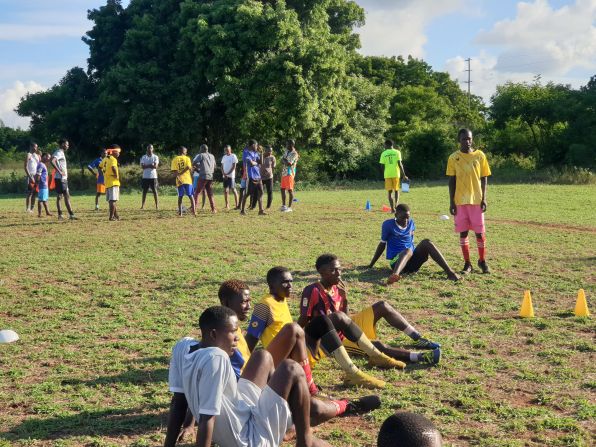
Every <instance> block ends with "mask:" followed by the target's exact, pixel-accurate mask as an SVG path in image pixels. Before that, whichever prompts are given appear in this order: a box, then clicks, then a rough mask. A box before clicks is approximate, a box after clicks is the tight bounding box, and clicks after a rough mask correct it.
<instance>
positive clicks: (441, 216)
mask: <svg viewBox="0 0 596 447" xmlns="http://www.w3.org/2000/svg"><path fill="white" fill-rule="evenodd" d="M439 220H449V216H448V215H447V214H441V215H440V216H439Z"/></svg>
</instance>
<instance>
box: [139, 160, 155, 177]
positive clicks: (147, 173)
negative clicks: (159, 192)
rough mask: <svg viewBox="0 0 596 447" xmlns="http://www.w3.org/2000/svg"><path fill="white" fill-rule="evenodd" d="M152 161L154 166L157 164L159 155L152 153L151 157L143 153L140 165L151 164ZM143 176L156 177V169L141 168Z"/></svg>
mask: <svg viewBox="0 0 596 447" xmlns="http://www.w3.org/2000/svg"><path fill="white" fill-rule="evenodd" d="M153 163H155V166H157V165H158V164H159V157H158V156H157V155H155V154H153V155H152V156H151V157H149V156H148V155H147V154H145V155H143V156H142V157H141V166H143V165H151V164H153ZM143 178H157V169H153V168H145V169H143Z"/></svg>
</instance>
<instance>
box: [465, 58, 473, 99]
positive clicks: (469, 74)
mask: <svg viewBox="0 0 596 447" xmlns="http://www.w3.org/2000/svg"><path fill="white" fill-rule="evenodd" d="M471 61H472V59H470V58H467V59H466V62H467V63H468V69H467V70H464V71H467V72H468V80H467V81H464V82H465V83H466V84H468V109H469V108H470V103H471V99H470V84H471V83H472V80H471V79H470V78H471V73H472V69H471V68H470V62H471Z"/></svg>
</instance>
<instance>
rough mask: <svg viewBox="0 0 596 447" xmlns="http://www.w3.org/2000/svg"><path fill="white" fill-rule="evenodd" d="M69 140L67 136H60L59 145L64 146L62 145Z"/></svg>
mask: <svg viewBox="0 0 596 447" xmlns="http://www.w3.org/2000/svg"><path fill="white" fill-rule="evenodd" d="M67 141H68V140H67V139H66V138H60V139H59V140H58V145H59V146H62V145H63V144H64V143H66V142H67Z"/></svg>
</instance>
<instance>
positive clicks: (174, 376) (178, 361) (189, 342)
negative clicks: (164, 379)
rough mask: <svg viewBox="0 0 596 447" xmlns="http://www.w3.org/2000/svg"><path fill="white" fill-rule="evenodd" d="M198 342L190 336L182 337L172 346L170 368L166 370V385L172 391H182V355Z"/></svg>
mask: <svg viewBox="0 0 596 447" xmlns="http://www.w3.org/2000/svg"><path fill="white" fill-rule="evenodd" d="M198 343H199V342H198V341H197V340H195V339H194V338H192V337H184V338H182V339H180V340H178V342H177V343H176V344H175V345H174V347H173V348H172V358H171V359H170V369H169V371H168V387H169V388H170V391H171V392H172V393H184V387H183V386H182V366H183V365H184V356H185V355H186V354H188V351H189V350H190V348H191V347H192V346H194V345H196V344H198Z"/></svg>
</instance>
